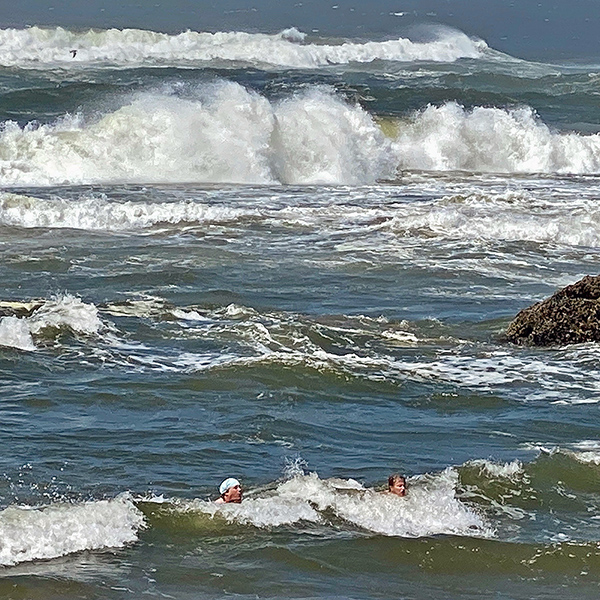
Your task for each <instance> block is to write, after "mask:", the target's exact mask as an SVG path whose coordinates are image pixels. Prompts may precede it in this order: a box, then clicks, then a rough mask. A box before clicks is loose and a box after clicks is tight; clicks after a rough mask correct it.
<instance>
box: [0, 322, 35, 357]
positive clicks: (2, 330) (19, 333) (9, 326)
mask: <svg viewBox="0 0 600 600" xmlns="http://www.w3.org/2000/svg"><path fill="white" fill-rule="evenodd" d="M0 346H8V347H10V348H16V349H17V350H29V351H31V350H35V344H34V343H33V338H32V337H31V331H30V329H29V326H28V325H27V321H26V320H25V319H19V318H17V317H3V318H2V319H1V320H0Z"/></svg>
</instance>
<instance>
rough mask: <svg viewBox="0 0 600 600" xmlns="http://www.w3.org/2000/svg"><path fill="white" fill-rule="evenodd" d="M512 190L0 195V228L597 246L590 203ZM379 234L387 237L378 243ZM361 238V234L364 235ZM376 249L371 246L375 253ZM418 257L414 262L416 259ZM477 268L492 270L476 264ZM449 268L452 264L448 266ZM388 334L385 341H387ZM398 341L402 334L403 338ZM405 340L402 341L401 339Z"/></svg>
mask: <svg viewBox="0 0 600 600" xmlns="http://www.w3.org/2000/svg"><path fill="white" fill-rule="evenodd" d="M538 196H539V194H537V195H533V194H532V193H530V192H524V191H515V192H503V193H490V192H487V193H483V192H475V193H470V194H469V193H467V194H464V195H450V196H443V197H441V198H436V199H435V200H428V201H421V202H406V203H396V204H394V205H393V206H385V205H379V206H365V207H357V206H340V205H339V204H337V203H330V204H329V205H325V206H318V207H315V206H289V207H284V208H280V207H278V206H272V207H268V206H265V205H264V204H262V205H261V206H260V207H258V206H257V203H256V202H254V203H249V204H246V205H243V204H242V203H241V202H239V201H238V202H237V204H236V206H231V203H230V202H228V199H227V198H224V199H223V201H222V202H220V203H216V202H214V200H212V201H210V202H206V201H205V200H204V199H203V198H202V197H201V198H199V199H197V200H192V199H187V200H184V201H172V202H152V201H144V200H136V201H119V200H108V199H107V198H105V197H98V196H96V197H86V196H82V197H80V198H75V199H71V198H69V199H66V198H60V197H54V198H49V199H48V198H44V199H42V198H35V197H32V196H24V195H19V194H11V193H3V194H2V193H0V224H3V225H10V226H15V227H27V228H29V227H47V228H73V229H87V230H103V231H126V230H140V229H141V230H143V229H151V228H153V227H156V226H158V225H165V226H177V225H181V226H184V225H188V224H189V225H196V226H210V225H214V224H218V225H224V226H228V225H234V224H236V225H238V226H245V225H246V224H247V223H249V222H253V223H254V222H260V223H264V224H265V225H267V226H277V227H287V228H290V227H296V228H300V227H302V228H309V229H311V230H314V231H316V232H318V233H320V234H331V235H335V234H338V233H344V234H345V233H347V232H348V231H349V230H351V231H358V232H360V233H361V235H360V237H359V241H356V237H357V236H354V237H353V239H354V240H355V241H354V242H352V244H350V243H349V242H343V243H341V242H338V243H337V244H336V249H337V250H338V251H339V252H347V251H348V250H354V252H357V251H361V250H364V251H367V252H368V251H374V249H375V247H376V248H377V251H378V252H379V253H380V254H381V253H385V252H387V253H399V252H405V253H406V252H408V245H407V243H406V242H407V241H408V240H411V239H418V238H422V237H426V238H431V237H432V236H433V237H439V238H449V239H459V240H465V241H466V240H472V241H478V240H482V241H491V242H496V241H531V242H539V243H546V242H548V243H554V244H561V245H566V246H588V247H597V246H600V207H599V206H598V203H597V202H596V201H595V199H593V198H578V199H566V198H561V197H559V198H556V199H554V198H539V197H538ZM381 232H384V233H388V232H391V234H392V235H387V236H386V238H385V239H383V240H382V238H381V236H380V235H378V234H380V233H381ZM364 234H367V235H364ZM375 244H376V246H375ZM417 259H418V257H413V260H417ZM480 263H481V265H480V266H481V267H483V268H485V269H489V268H490V265H489V264H486V263H485V261H482V260H480ZM453 265H454V263H453ZM390 335H391V334H390ZM402 335H404V334H402ZM407 341H408V340H407Z"/></svg>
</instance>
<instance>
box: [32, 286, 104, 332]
mask: <svg viewBox="0 0 600 600" xmlns="http://www.w3.org/2000/svg"><path fill="white" fill-rule="evenodd" d="M27 324H28V326H29V330H30V331H31V333H33V334H37V333H40V332H42V331H43V330H45V329H61V328H63V327H68V328H69V329H71V330H72V331H75V332H77V333H83V334H88V335H91V334H97V333H98V332H99V331H100V330H101V329H102V327H103V325H102V321H101V320H100V317H99V316H98V309H97V308H96V307H95V306H94V305H93V304H87V303H85V302H82V301H81V300H80V299H79V298H76V297H74V296H71V295H70V294H65V295H64V296H60V297H58V298H56V299H54V300H47V301H46V302H44V304H43V305H42V306H41V307H40V308H39V309H38V310H36V311H35V312H34V313H33V314H32V315H31V317H29V319H28V320H27Z"/></svg>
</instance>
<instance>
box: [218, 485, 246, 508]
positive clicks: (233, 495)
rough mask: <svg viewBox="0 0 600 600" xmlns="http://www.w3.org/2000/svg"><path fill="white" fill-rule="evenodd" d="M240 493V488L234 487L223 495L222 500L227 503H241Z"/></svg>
mask: <svg viewBox="0 0 600 600" xmlns="http://www.w3.org/2000/svg"><path fill="white" fill-rule="evenodd" d="M242 493H243V492H242V488H241V487H240V486H239V485H234V486H233V487H230V488H229V489H228V490H227V491H226V492H225V493H224V494H223V500H224V501H225V502H227V503H229V502H233V503H234V504H239V503H240V502H241V501H242Z"/></svg>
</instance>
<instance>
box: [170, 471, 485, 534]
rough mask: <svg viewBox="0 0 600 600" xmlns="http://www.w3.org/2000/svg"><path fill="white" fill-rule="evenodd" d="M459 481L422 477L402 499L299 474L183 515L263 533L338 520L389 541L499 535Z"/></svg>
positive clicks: (193, 505)
mask: <svg viewBox="0 0 600 600" xmlns="http://www.w3.org/2000/svg"><path fill="white" fill-rule="evenodd" d="M457 482H458V477H457V474H456V473H455V472H454V471H452V470H450V469H449V470H446V471H443V472H442V473H440V474H437V475H427V476H420V477H416V478H414V479H412V480H410V481H409V484H410V493H409V494H408V495H407V496H406V497H404V498H398V497H397V496H393V495H390V494H387V493H382V492H380V491H377V490H374V489H371V488H365V487H363V486H362V485H361V484H360V483H359V482H357V481H355V480H353V479H336V478H334V479H321V478H319V476H318V475H317V474H316V473H310V474H307V475H304V474H302V475H296V476H294V477H292V478H290V479H288V480H286V481H284V482H282V483H280V484H278V485H277V486H276V488H275V489H271V490H266V491H262V492H258V493H257V494H256V495H253V496H251V497H249V498H247V499H245V500H244V501H243V502H242V503H241V504H238V505H233V504H229V505H219V504H215V503H213V502H205V501H201V500H194V501H191V502H182V503H180V504H179V506H178V510H179V511H180V512H187V513H189V512H190V511H194V512H197V513H201V514H205V515H210V516H211V517H212V518H218V519H222V520H224V521H226V522H229V523H237V524H241V525H251V526H254V527H261V528H262V527H267V528H270V527H280V526H283V525H294V524H299V523H301V522H309V523H315V524H319V525H323V526H326V527H327V526H328V524H330V522H331V519H332V518H333V519H335V520H336V521H338V523H339V524H344V523H345V524H346V527H350V528H354V529H355V528H358V529H360V530H366V531H370V532H372V533H378V534H383V535H388V536H400V537H425V536H431V535H438V534H452V535H464V536H482V537H489V536H491V535H493V531H492V529H491V528H490V527H489V525H488V524H487V523H486V522H485V521H484V520H483V519H482V517H481V516H480V515H478V514H477V513H476V512H474V511H473V510H471V509H469V507H468V506H466V505H465V504H463V503H462V502H461V501H460V500H458V499H457V498H456V495H455V486H456V484H457Z"/></svg>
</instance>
